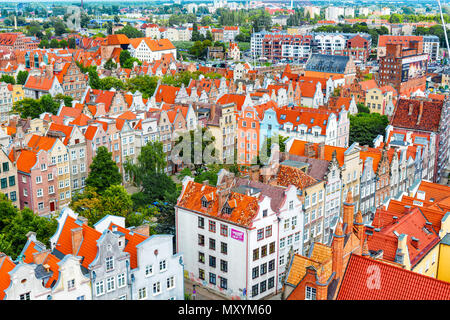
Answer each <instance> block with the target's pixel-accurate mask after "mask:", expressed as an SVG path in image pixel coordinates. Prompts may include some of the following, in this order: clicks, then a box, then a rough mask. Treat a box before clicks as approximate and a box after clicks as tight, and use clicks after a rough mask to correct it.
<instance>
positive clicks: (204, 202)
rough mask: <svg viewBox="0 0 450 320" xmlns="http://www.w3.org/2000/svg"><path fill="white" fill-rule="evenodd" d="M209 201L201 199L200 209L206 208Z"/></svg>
mask: <svg viewBox="0 0 450 320" xmlns="http://www.w3.org/2000/svg"><path fill="white" fill-rule="evenodd" d="M208 204H209V201H207V200H206V198H205V197H203V198H202V208H208Z"/></svg>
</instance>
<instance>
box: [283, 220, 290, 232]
mask: <svg viewBox="0 0 450 320" xmlns="http://www.w3.org/2000/svg"><path fill="white" fill-rule="evenodd" d="M284 229H285V230H286V229H289V219H285V220H284Z"/></svg>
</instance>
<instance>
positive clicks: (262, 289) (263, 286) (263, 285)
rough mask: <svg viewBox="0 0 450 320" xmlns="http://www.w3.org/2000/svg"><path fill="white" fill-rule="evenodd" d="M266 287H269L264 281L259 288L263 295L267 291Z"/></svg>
mask: <svg viewBox="0 0 450 320" xmlns="http://www.w3.org/2000/svg"><path fill="white" fill-rule="evenodd" d="M266 285H267V283H266V280H264V281H262V282H261V283H260V284H259V288H260V292H261V293H263V292H265V291H266V288H267V287H266Z"/></svg>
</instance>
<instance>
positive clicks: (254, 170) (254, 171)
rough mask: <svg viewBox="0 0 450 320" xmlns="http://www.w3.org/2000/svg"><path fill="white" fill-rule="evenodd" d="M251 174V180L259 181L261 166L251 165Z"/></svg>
mask: <svg viewBox="0 0 450 320" xmlns="http://www.w3.org/2000/svg"><path fill="white" fill-rule="evenodd" d="M249 172H250V174H249V176H250V180H251V181H256V182H258V181H259V166H258V165H254V166H251V168H250V170H249Z"/></svg>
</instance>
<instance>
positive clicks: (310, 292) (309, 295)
mask: <svg viewBox="0 0 450 320" xmlns="http://www.w3.org/2000/svg"><path fill="white" fill-rule="evenodd" d="M305 299H306V300H316V288H313V287H308V286H306V295H305Z"/></svg>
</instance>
